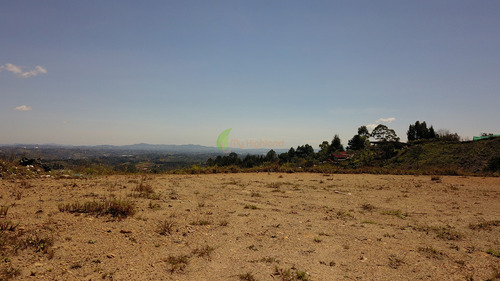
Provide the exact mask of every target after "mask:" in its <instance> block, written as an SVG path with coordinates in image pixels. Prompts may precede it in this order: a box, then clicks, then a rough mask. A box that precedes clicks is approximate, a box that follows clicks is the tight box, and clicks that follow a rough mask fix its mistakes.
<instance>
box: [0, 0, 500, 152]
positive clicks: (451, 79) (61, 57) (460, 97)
mask: <svg viewBox="0 0 500 281" xmlns="http://www.w3.org/2000/svg"><path fill="white" fill-rule="evenodd" d="M498 15H500V1H470V0H457V1H434V0H422V1H413V0H411V1H410V0H398V1H396V0H391V1H383V0H382V1H372V0H369V1H368V0H367V1H348V0H345V1H333V0H328V1H295V0H288V1H277V0H276V1H271V0H267V1H260V0H252V1H239V0H228V1H218V0H215V1H205V0H202V1H191V0H186V1H163V0H162V1H135V0H134V1H127V0H120V1H101V0H99V1H97V0H96V1H94V0H88V1H66V0H63V1H51V0H48V1H24V0H16V1H2V3H1V4H0V38H1V40H0V144H13V143H30V144H45V143H56V144H71V145H99V144H113V145H125V144H135V143H151V144H199V145H206V146H215V145H216V141H217V137H218V135H219V134H220V133H221V132H223V131H224V130H226V129H228V128H232V130H231V132H230V134H229V139H230V140H231V139H233V140H238V141H240V142H241V143H244V142H246V141H249V140H250V141H251V140H254V141H255V140H262V141H269V142H274V143H278V142H280V143H283V146H284V147H283V148H289V147H292V146H293V147H296V146H297V145H303V144H306V143H308V144H310V145H312V146H313V147H315V148H317V147H318V145H319V144H320V143H321V142H322V141H324V140H327V141H331V140H332V139H333V136H334V135H335V134H338V135H339V136H340V138H341V140H342V143H343V144H344V145H347V142H348V140H349V139H350V138H352V137H353V136H354V135H355V134H356V133H357V129H358V127H360V126H362V125H366V126H368V127H369V128H373V127H375V126H376V125H377V124H384V125H386V126H388V127H389V128H392V129H394V130H395V131H396V133H397V135H398V136H399V137H400V138H401V140H403V141H404V140H406V131H407V130H408V126H409V125H410V124H414V123H415V121H417V120H419V121H426V122H427V124H428V125H433V127H434V128H435V129H436V130H439V129H447V130H449V131H450V132H452V133H454V132H456V133H458V134H459V135H460V136H461V137H462V138H464V139H472V136H474V135H479V134H480V133H483V132H484V133H500V122H499V120H500V118H499V117H500V114H499V108H500V16H498ZM248 143H250V142H248Z"/></svg>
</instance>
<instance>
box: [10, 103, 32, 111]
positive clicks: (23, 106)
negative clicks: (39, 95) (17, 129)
mask: <svg viewBox="0 0 500 281" xmlns="http://www.w3.org/2000/svg"><path fill="white" fill-rule="evenodd" d="M14 110H19V111H30V110H33V108H31V106H27V105H24V104H23V105H20V106H17V107H15V108H14Z"/></svg>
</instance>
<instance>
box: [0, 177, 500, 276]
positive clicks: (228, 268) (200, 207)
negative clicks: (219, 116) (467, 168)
mask: <svg viewBox="0 0 500 281" xmlns="http://www.w3.org/2000/svg"><path fill="white" fill-rule="evenodd" d="M137 189H140V190H142V191H140V190H139V191H138V190H137ZM113 198H116V199H120V200H122V202H127V201H130V202H131V203H133V204H134V206H135V207H134V210H135V214H133V215H129V216H126V217H113V216H112V215H109V214H103V215H98V214H89V213H78V212H69V211H64V208H63V207H64V206H69V205H67V204H69V203H75V202H79V203H85V202H92V201H95V202H102V201H105V200H110V199H113ZM0 205H1V206H4V208H3V210H4V211H5V212H6V214H4V216H3V217H2V218H0V234H1V235H0V249H1V256H2V261H1V264H0V266H1V272H0V279H1V278H3V279H5V280H6V279H10V278H11V279H12V280H499V279H500V257H499V252H500V178H479V177H446V176H440V177H431V176H393V175H337V174H334V175H323V174H302V173H294V174H279V173H271V174H267V173H253V174H215V175H158V176H149V175H148V176H146V177H143V176H118V175H117V176H103V177H91V178H59V179H55V178H40V179H29V180H8V179H3V180H0ZM7 207H8V210H7ZM61 210H63V211H61ZM9 225H10V227H9Z"/></svg>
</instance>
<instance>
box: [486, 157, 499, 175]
mask: <svg viewBox="0 0 500 281" xmlns="http://www.w3.org/2000/svg"><path fill="white" fill-rule="evenodd" d="M488 170H489V171H492V172H496V171H500V156H495V157H491V158H490V160H489V161H488Z"/></svg>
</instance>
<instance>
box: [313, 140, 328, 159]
mask: <svg viewBox="0 0 500 281" xmlns="http://www.w3.org/2000/svg"><path fill="white" fill-rule="evenodd" d="M329 150H330V144H329V143H328V142H327V141H323V142H322V143H321V144H320V145H319V151H318V153H317V154H316V155H317V157H318V160H319V161H325V160H327V159H328V158H330V155H329V153H328V151H329Z"/></svg>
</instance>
